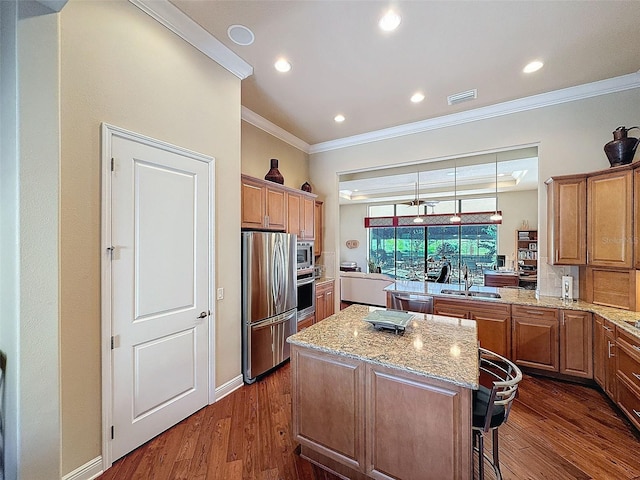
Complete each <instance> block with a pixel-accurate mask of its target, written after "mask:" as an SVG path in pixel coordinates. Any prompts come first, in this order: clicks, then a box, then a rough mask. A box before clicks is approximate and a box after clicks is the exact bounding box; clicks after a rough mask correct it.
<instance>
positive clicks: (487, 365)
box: [472, 348, 522, 480]
mask: <svg viewBox="0 0 640 480" xmlns="http://www.w3.org/2000/svg"><path fill="white" fill-rule="evenodd" d="M478 355H479V360H480V365H479V368H480V388H479V389H478V390H476V391H474V392H473V428H472V430H473V449H474V451H476V452H478V475H479V478H480V480H484V459H486V460H487V461H488V462H489V464H491V466H492V467H493V470H494V472H495V474H496V478H497V479H498V480H502V473H501V472H500V460H499V458H498V427H499V426H500V425H502V424H504V423H506V421H507V418H508V417H509V412H510V411H511V405H512V404H513V400H514V399H515V398H516V394H517V392H518V383H520V380H522V372H521V371H520V369H519V368H518V367H517V366H516V364H515V363H513V362H512V361H510V360H508V359H506V358H504V357H503V356H501V355H498V354H497V353H494V352H492V351H490V350H487V349H486V348H479V349H478ZM483 380H484V381H485V383H486V382H490V383H491V385H492V386H491V388H488V387H486V386H484V385H482V382H483ZM489 432H491V435H492V441H493V442H492V443H493V448H492V450H493V451H492V458H489V456H488V455H487V454H485V453H484V435H485V434H487V433H489Z"/></svg>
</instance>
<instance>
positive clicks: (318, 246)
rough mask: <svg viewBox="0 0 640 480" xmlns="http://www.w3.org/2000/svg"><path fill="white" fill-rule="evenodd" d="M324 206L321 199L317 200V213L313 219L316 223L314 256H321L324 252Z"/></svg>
mask: <svg viewBox="0 0 640 480" xmlns="http://www.w3.org/2000/svg"><path fill="white" fill-rule="evenodd" d="M323 214H324V208H323V204H322V202H321V201H320V200H316V202H315V214H314V216H313V220H314V222H315V225H314V228H313V230H314V233H313V237H314V238H315V243H314V245H313V253H314V256H316V257H319V256H320V255H321V254H322V227H323V226H324V219H323V217H322V216H323Z"/></svg>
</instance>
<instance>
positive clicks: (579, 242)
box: [546, 176, 587, 265]
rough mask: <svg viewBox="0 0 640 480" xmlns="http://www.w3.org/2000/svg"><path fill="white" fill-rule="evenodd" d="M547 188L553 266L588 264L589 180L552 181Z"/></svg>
mask: <svg viewBox="0 0 640 480" xmlns="http://www.w3.org/2000/svg"><path fill="white" fill-rule="evenodd" d="M546 186H547V254H548V263H549V264H551V265H584V264H586V263H587V209H586V206H587V204H586V202H587V179H586V177H585V176H576V177H568V178H567V177H563V178H561V179H553V178H551V179H549V180H547V181H546Z"/></svg>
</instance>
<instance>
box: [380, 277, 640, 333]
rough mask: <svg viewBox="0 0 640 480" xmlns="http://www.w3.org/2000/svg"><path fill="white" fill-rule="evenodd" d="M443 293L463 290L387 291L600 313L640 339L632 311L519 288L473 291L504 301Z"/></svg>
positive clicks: (414, 286) (422, 286) (422, 285)
mask: <svg viewBox="0 0 640 480" xmlns="http://www.w3.org/2000/svg"><path fill="white" fill-rule="evenodd" d="M443 289H451V290H459V289H460V287H459V286H458V285H448V284H444V283H433V282H413V281H408V280H398V281H396V282H394V283H392V284H391V285H389V286H388V287H386V288H385V290H386V291H390V292H398V293H405V294H410V295H411V294H413V295H433V296H442V297H445V298H452V299H459V300H462V301H464V300H479V301H483V302H494V303H511V304H514V305H529V306H535V307H550V308H559V309H564V310H583V311H587V312H592V313H597V314H598V315H601V316H602V317H604V318H606V319H607V320H611V321H612V322H613V323H615V324H616V326H617V327H618V328H621V329H622V330H625V331H627V332H629V333H631V334H632V335H634V336H636V337H638V338H639V339H640V329H638V328H636V327H634V326H633V325H631V324H630V323H628V322H635V321H636V320H640V312H631V311H629V310H622V309H619V308H611V307H603V306H600V305H595V304H593V303H587V302H583V301H582V300H577V301H575V302H565V301H563V300H562V299H560V298H556V297H540V298H536V296H535V292H534V291H533V290H521V289H517V288H495V287H481V286H476V285H474V286H473V287H471V290H476V291H485V292H497V293H499V294H500V296H501V298H479V297H473V298H467V297H460V296H456V295H446V294H442V293H441V290H443Z"/></svg>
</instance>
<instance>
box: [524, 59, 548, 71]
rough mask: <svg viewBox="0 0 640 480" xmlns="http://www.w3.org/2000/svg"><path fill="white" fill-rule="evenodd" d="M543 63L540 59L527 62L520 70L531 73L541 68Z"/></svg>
mask: <svg viewBox="0 0 640 480" xmlns="http://www.w3.org/2000/svg"><path fill="white" fill-rule="evenodd" d="M543 65H544V63H542V62H541V61H540V60H535V61H533V62H530V63H528V64H527V65H526V66H525V67H524V68H523V69H522V71H523V72H524V73H533V72H537V71H538V70H540V69H541V68H542V66H543Z"/></svg>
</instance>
